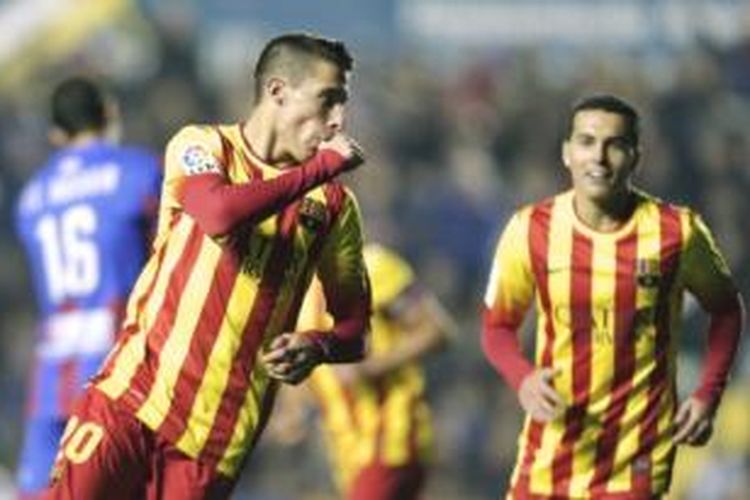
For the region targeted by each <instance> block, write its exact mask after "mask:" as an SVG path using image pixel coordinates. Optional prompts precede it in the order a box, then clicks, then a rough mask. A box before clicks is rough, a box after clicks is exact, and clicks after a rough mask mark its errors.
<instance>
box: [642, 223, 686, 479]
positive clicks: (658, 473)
mask: <svg viewBox="0 0 750 500" xmlns="http://www.w3.org/2000/svg"><path fill="white" fill-rule="evenodd" d="M679 217H680V229H681V232H682V241H681V248H680V255H684V251H685V248H686V244H687V238H686V236H687V235H688V234H689V231H690V219H689V215H688V212H687V211H680V214H679ZM676 279H679V277H676ZM668 307H669V346H668V350H669V352H668V354H667V357H666V362H667V374H666V377H667V380H668V381H672V380H676V375H677V373H676V363H675V360H676V356H677V344H678V340H679V333H680V325H681V323H682V284H681V283H679V282H676V283H675V286H674V292H673V293H672V294H671V295H670V297H669V306H668ZM659 404H660V405H661V411H660V412H659V419H658V421H657V435H658V436H659V439H658V440H657V444H656V446H655V447H654V450H653V451H652V456H651V459H652V463H653V464H654V467H653V469H652V471H651V480H652V483H653V488H654V489H655V490H657V491H658V490H659V489H661V490H663V489H664V488H665V487H666V482H667V480H668V478H669V476H670V475H671V470H670V466H671V464H670V463H669V460H668V458H669V454H670V453H671V452H672V448H673V445H672V439H671V428H672V421H673V419H674V407H675V405H676V404H677V403H676V401H675V394H674V392H673V391H672V390H671V388H669V389H667V390H666V391H665V392H664V394H663V395H662V397H661V399H660V401H659Z"/></svg>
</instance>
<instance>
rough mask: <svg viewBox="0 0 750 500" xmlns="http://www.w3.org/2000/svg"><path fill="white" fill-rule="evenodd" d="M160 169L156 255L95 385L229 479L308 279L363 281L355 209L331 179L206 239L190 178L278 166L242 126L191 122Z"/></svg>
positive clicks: (261, 175)
mask: <svg viewBox="0 0 750 500" xmlns="http://www.w3.org/2000/svg"><path fill="white" fill-rule="evenodd" d="M165 170H166V172H165V179H164V185H163V190H162V199H161V206H160V220H159V230H158V233H157V237H156V240H155V243H154V251H153V254H152V256H151V258H150V260H149V262H148V263H147V265H146V267H145V269H144V271H143V272H142V274H141V276H140V278H139V279H138V281H137V283H136V286H135V288H134V290H133V293H132V294H131V297H130V300H129V303H128V309H127V319H126V321H125V323H124V326H123V333H122V334H121V336H120V339H119V342H118V343H117V344H116V346H115V347H114V349H113V351H112V352H111V354H110V356H109V357H108V359H107V361H106V362H105V364H104V366H103V368H102V370H101V372H100V374H99V375H98V376H97V377H96V379H95V381H94V384H95V387H96V388H97V389H99V390H101V391H102V392H104V393H105V394H106V395H107V396H109V397H110V398H111V399H113V400H115V401H117V402H118V404H121V405H122V406H124V407H125V408H127V409H128V410H130V411H132V412H133V413H134V414H135V415H136V416H137V418H138V419H140V420H141V421H142V422H143V423H144V424H145V425H146V426H148V427H149V428H151V429H153V430H155V431H156V432H158V433H159V434H160V435H162V436H164V437H165V438H166V439H167V440H169V441H170V442H172V443H174V444H175V446H176V447H177V448H178V449H180V450H181V451H183V452H184V453H186V454H187V455H188V456H190V457H193V458H197V459H199V460H202V461H204V462H206V463H211V464H214V465H215V466H216V468H217V469H218V470H219V471H220V472H222V473H224V474H227V475H230V476H233V475H236V473H237V472H238V468H239V465H240V463H241V461H242V459H243V457H244V456H245V454H246V453H247V452H248V451H249V449H250V448H251V447H252V445H253V444H254V442H255V440H256V439H257V437H258V434H259V432H260V430H261V429H262V427H263V425H264V422H265V418H266V417H267V414H268V412H269V411H270V405H271V401H272V399H273V393H274V389H275V385H274V384H272V383H271V382H270V379H269V378H268V375H267V373H266V372H265V370H264V369H263V367H262V366H261V364H260V363H259V356H260V351H261V350H262V347H263V346H265V345H267V343H268V342H270V341H271V340H272V339H273V338H274V336H276V335H277V334H279V333H282V332H285V331H292V328H293V327H294V325H295V322H296V319H297V314H298V311H299V308H300V305H301V302H302V299H303V297H304V293H305V291H306V290H307V287H308V286H309V283H310V281H311V279H312V275H313V274H314V273H315V272H316V270H317V272H318V273H319V275H321V279H324V280H325V281H327V282H328V283H332V284H333V285H335V286H336V287H338V289H339V290H340V291H342V292H343V293H363V292H362V290H365V289H366V286H367V277H366V271H365V268H364V262H363V258H362V230H361V221H360V215H359V210H358V208H357V205H356V202H355V200H354V198H353V196H352V195H351V194H350V193H349V192H348V191H346V190H345V189H344V188H343V187H342V186H341V185H339V184H336V183H328V184H325V185H323V186H321V187H318V188H315V189H313V190H312V191H310V192H308V193H307V194H306V195H305V196H304V197H303V198H301V199H299V200H297V201H294V202H292V203H291V204H289V205H288V206H286V208H284V209H283V210H281V211H280V212H279V213H278V214H274V215H272V216H269V217H267V218H266V219H265V220H262V221H259V222H257V223H251V222H248V223H246V224H243V225H240V226H238V227H237V228H235V229H234V230H233V231H232V232H230V233H229V234H228V235H225V236H222V237H217V238H212V237H209V236H208V235H206V234H205V233H204V232H203V231H202V230H201V229H200V228H199V226H198V224H197V223H196V221H195V219H194V218H193V217H191V216H190V215H188V213H186V212H185V211H184V210H183V207H182V202H181V201H180V186H181V183H182V182H183V181H184V179H185V178H186V176H189V175H193V174H200V173H206V172H214V173H220V174H222V175H224V176H225V177H226V179H228V181H229V182H230V183H232V184H243V183H248V182H250V183H251V182H253V180H255V179H269V178H274V177H275V176H277V175H280V174H281V173H282V172H283V171H282V170H279V169H276V168H274V167H272V166H269V165H266V164H264V163H263V162H261V161H260V160H259V159H258V158H257V157H256V156H255V155H254V154H253V152H252V151H251V149H250V147H249V145H248V144H247V143H246V142H245V140H244V137H243V135H242V133H241V128H240V125H228V126H216V127H209V126H188V127H185V128H184V129H182V130H181V131H180V132H179V133H178V134H176V136H175V137H174V138H173V139H172V140H171V141H170V143H169V145H168V147H167V153H166V166H165Z"/></svg>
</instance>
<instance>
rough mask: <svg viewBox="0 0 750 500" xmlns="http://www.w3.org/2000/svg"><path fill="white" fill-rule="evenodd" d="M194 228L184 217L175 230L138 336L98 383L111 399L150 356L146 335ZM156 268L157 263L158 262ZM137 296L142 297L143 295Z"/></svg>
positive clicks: (126, 346)
mask: <svg viewBox="0 0 750 500" xmlns="http://www.w3.org/2000/svg"><path fill="white" fill-rule="evenodd" d="M192 228H193V222H191V220H190V219H188V218H183V219H181V220H180V222H178V223H177V226H175V228H174V229H173V231H172V236H171V239H170V241H169V243H168V247H167V249H166V255H165V256H164V260H163V261H162V265H161V272H160V273H159V275H158V276H157V281H156V284H155V286H154V289H153V291H152V292H151V296H150V297H149V300H148V302H147V309H148V312H146V314H145V318H144V319H142V320H141V321H140V324H139V325H138V333H136V334H135V335H133V336H132V337H130V338H129V339H128V340H127V344H126V345H125V346H124V347H123V348H122V350H121V351H120V353H119V354H118V355H117V359H116V360H115V362H114V366H113V368H112V373H111V374H110V375H109V376H108V377H107V378H105V379H103V380H102V381H101V382H99V383H98V384H97V387H98V388H99V389H100V390H102V391H103V392H104V393H105V394H107V395H108V396H109V397H110V398H113V399H117V398H119V397H120V396H121V395H122V394H123V393H124V392H125V390H126V389H127V388H128V387H129V386H130V380H131V379H132V378H133V375H134V374H135V371H136V369H137V368H138V366H139V365H140V363H141V361H143V357H144V356H145V353H146V334H147V332H148V331H149V330H150V329H151V326H152V325H153V324H154V322H155V320H156V311H158V309H159V308H160V307H161V305H162V303H163V302H164V297H165V291H166V288H167V284H168V283H169V279H170V278H171V277H172V272H173V271H174V269H175V267H176V265H177V263H178V262H179V260H180V257H181V256H182V253H183V250H184V248H185V245H186V244H187V241H188V236H189V235H190V233H191V231H192ZM156 258H157V257H156V255H154V256H152V261H151V262H155V261H154V260H153V259H156ZM153 265H156V264H155V263H154V264H153ZM142 285H143V286H148V283H147V282H143V283H142ZM146 293H147V291H146ZM137 295H140V293H138V294H137Z"/></svg>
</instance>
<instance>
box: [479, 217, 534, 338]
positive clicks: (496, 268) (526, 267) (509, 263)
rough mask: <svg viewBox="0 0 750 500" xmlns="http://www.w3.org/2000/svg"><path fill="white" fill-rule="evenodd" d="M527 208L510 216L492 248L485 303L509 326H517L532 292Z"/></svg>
mask: <svg viewBox="0 0 750 500" xmlns="http://www.w3.org/2000/svg"><path fill="white" fill-rule="evenodd" d="M528 227H529V213H528V211H524V212H519V213H516V214H515V215H513V217H511V219H510V221H508V224H507V225H506V227H505V229H504V230H503V234H502V235H501V236H500V240H499V242H498V244H497V248H496V250H495V256H494V258H493V262H492V270H491V271H490V278H489V282H488V283H487V289H486V291H485V294H484V305H485V307H486V309H487V310H488V311H490V312H491V313H492V314H493V315H494V316H498V317H502V318H503V321H504V322H505V323H508V324H509V325H508V326H513V327H514V328H517V327H518V326H519V325H520V322H521V321H522V320H523V316H524V314H525V313H526V310H527V309H528V307H529V305H530V303H531V300H532V298H533V296H534V279H533V275H532V270H531V260H530V258H529V248H528V243H527V242H528V237H527V234H528Z"/></svg>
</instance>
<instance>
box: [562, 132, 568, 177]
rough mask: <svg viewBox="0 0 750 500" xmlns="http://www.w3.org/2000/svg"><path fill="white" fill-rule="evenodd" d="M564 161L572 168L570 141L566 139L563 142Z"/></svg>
mask: <svg viewBox="0 0 750 500" xmlns="http://www.w3.org/2000/svg"><path fill="white" fill-rule="evenodd" d="M561 156H562V162H563V166H565V168H566V169H568V170H570V142H568V140H567V139H565V140H564V141H563V143H562V155H561Z"/></svg>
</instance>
